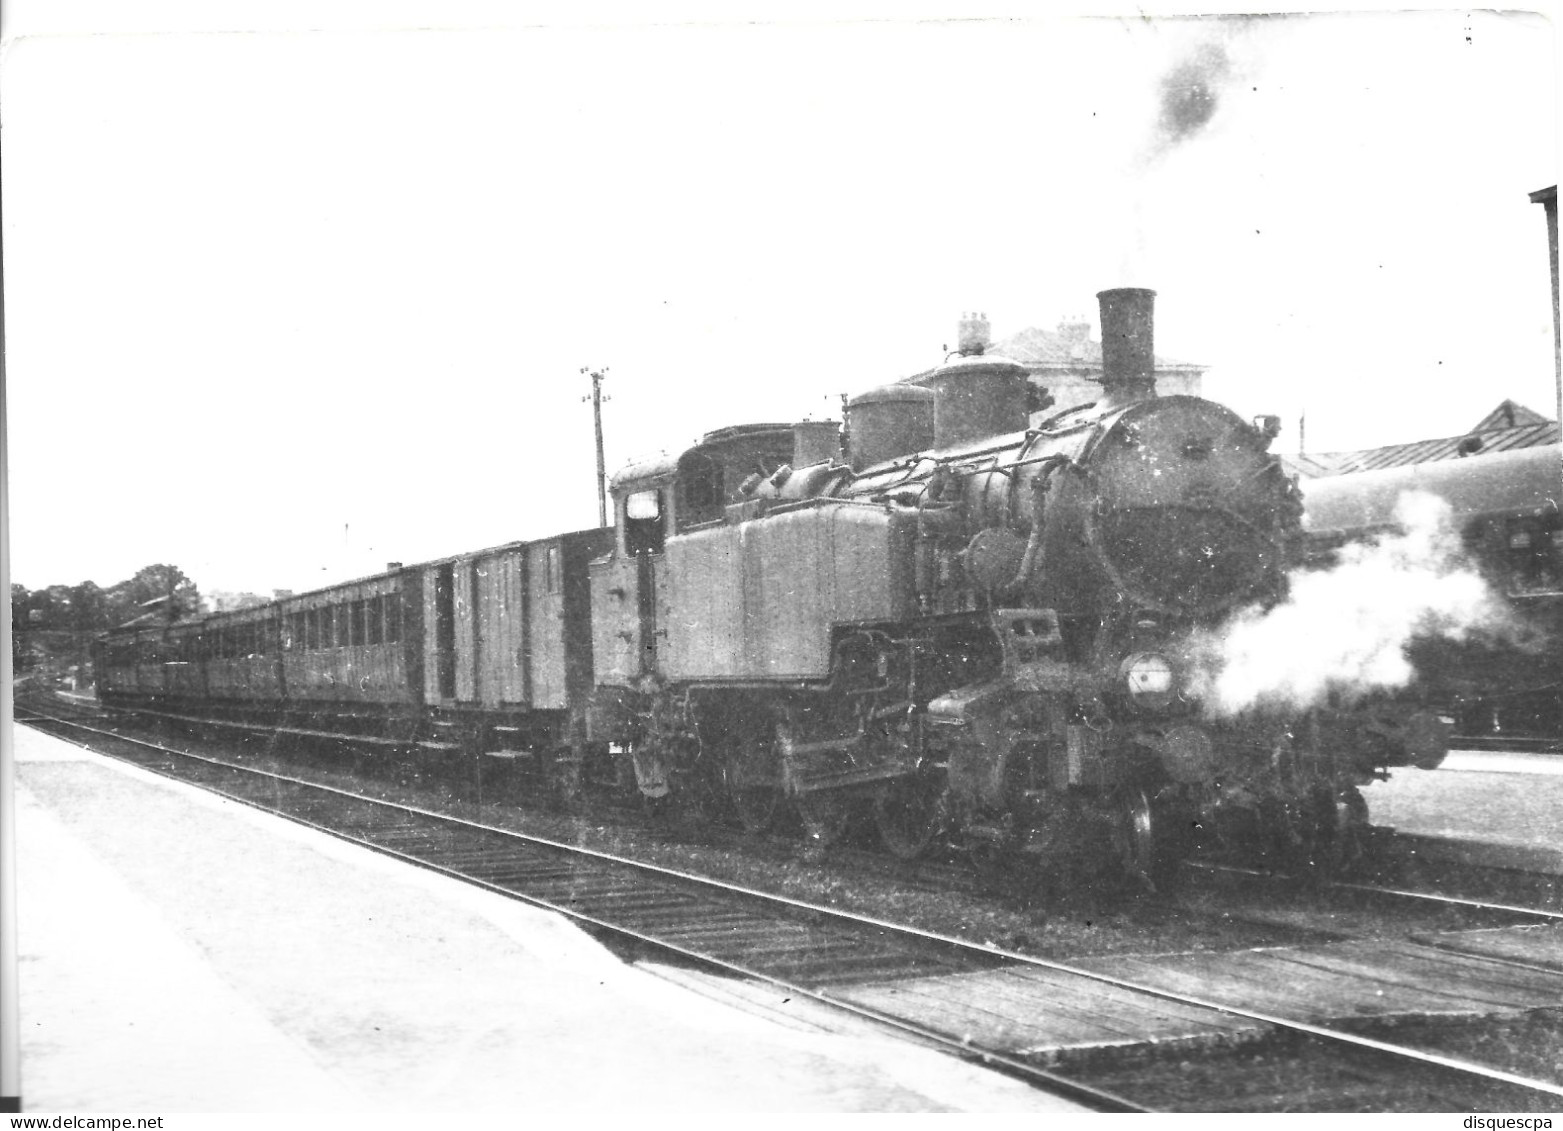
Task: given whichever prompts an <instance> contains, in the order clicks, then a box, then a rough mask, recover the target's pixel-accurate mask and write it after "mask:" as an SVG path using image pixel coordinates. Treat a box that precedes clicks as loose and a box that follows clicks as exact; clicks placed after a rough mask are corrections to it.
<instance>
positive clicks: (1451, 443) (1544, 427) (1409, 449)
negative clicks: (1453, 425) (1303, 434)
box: [1281, 400, 1559, 479]
mask: <svg viewBox="0 0 1563 1131" xmlns="http://www.w3.org/2000/svg"><path fill="white" fill-rule="evenodd" d="M1511 421H1512V423H1509V422H1511ZM1558 434H1559V433H1558V423H1557V421H1555V420H1548V419H1547V418H1546V417H1545V416H1542V415H1541V414H1540V413H1539V412H1535V411H1533V410H1531V409H1528V408H1526V407H1525V406H1524V405H1522V404H1516V403H1515V402H1514V401H1511V400H1505V401H1503V402H1502V403H1500V404H1499V405H1498V407H1497V408H1495V409H1493V410H1492V411H1491V412H1489V413H1488V414H1487V415H1486V416H1484V417H1482V418H1481V420H1479V421H1477V422H1476V426H1475V427H1474V428H1472V429H1471V430H1470V431H1468V432H1462V433H1460V434H1459V435H1458V436H1443V437H1440V438H1438V439H1435V440H1415V441H1413V442H1411V443H1409V444H1389V445H1386V446H1385V447H1382V448H1365V449H1362V450H1360V451H1354V452H1313V453H1309V454H1306V455H1295V456H1288V455H1284V454H1283V455H1282V456H1281V462H1282V463H1283V464H1284V465H1285V466H1286V470H1287V471H1288V472H1290V473H1291V474H1293V475H1300V476H1302V477H1303V478H1305V479H1319V478H1323V477H1325V476H1329V475H1346V474H1350V473H1351V472H1356V471H1381V470H1383V469H1385V468H1391V467H1408V466H1410V465H1412V464H1418V463H1433V462H1436V461H1438V460H1446V459H1458V458H1460V456H1461V455H1470V454H1473V453H1474V452H1503V451H1512V450H1515V449H1518V448H1534V447H1540V446H1541V445H1543V444H1556V443H1557V442H1558ZM1473 441H1478V442H1479V443H1478V444H1477V446H1476V447H1475V448H1472V446H1471V444H1472V442H1473ZM1462 449H1464V450H1463V451H1462Z"/></svg>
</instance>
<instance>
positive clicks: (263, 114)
mask: <svg viewBox="0 0 1563 1131" xmlns="http://www.w3.org/2000/svg"><path fill="white" fill-rule="evenodd" d="M1250 7H1252V6H1250ZM1144 10H1146V9H1145V8H1144V6H1136V7H1135V8H1133V9H1128V8H1120V9H1118V12H1119V14H1117V15H1112V14H1102V12H1103V10H1102V9H1093V10H1092V11H1091V13H1090V14H1088V15H1080V16H1074V17H1062V16H1057V17H1055V16H1049V17H1045V18H1044V17H1038V16H1035V15H1030V14H1027V11H1026V10H1024V9H1015V8H1011V9H1004V8H999V7H994V8H992V9H989V10H986V11H985V10H984V9H981V8H973V7H971V6H970V5H966V6H964V7H957V6H954V5H942V6H941V5H936V4H923V5H913V6H907V5H900V6H896V7H890V6H887V5H884V6H874V5H867V4H860V5H856V6H854V5H850V4H849V5H842V4H836V5H833V6H830V7H829V8H827V7H825V6H820V7H818V8H817V9H816V8H813V7H810V6H808V5H803V4H794V5H789V6H786V7H782V6H776V5H771V6H769V7H768V8H767V7H766V6H762V5H747V6H738V7H734V6H731V5H729V6H722V7H715V6H708V7H704V8H702V7H700V6H698V5H693V4H690V5H685V6H683V7H678V6H673V5H665V4H659V5H656V6H654V7H643V8H634V9H630V8H626V9H623V10H621V11H615V10H613V9H610V8H607V7H602V6H592V5H585V6H582V5H575V6H566V5H557V6H546V5H504V6H496V5H488V4H478V3H459V2H457V3H449V4H426V3H425V4H419V3H412V2H400V3H397V2H392V3H383V4H373V5H370V4H348V3H332V2H330V0H322V2H315V3H308V4H305V3H292V4H289V3H274V4H268V5H254V4H240V3H205V4H193V3H174V2H164V3H156V2H147V3H138V4H136V5H123V4H109V3H103V2H97V3H93V2H88V0H54V2H50V3H43V2H40V0H32V2H31V3H27V2H23V3H16V4H12V5H9V6H8V8H7V14H6V23H5V25H4V28H3V31H4V36H5V45H4V49H3V50H4V54H3V60H0V62H3V66H0V143H3V147H4V165H3V173H0V194H3V214H4V271H5V276H4V281H5V314H6V383H5V402H6V403H5V408H6V463H7V480H6V485H7V490H8V499H9V508H10V509H9V520H10V521H9V529H8V531H7V550H8V553H9V565H10V579H11V580H12V581H13V582H19V583H21V584H23V585H26V586H28V587H29V588H40V587H43V586H45V585H51V584H76V583H78V582H81V581H84V580H92V581H96V582H98V583H99V584H101V585H110V584H113V583H114V582H117V581H120V580H123V579H125V578H128V577H130V576H131V575H132V574H133V573H134V572H135V571H136V570H137V569H139V568H141V567H142V566H145V565H148V564H151V563H153V562H168V563H172V564H175V565H177V566H179V567H180V568H181V569H183V570H184V571H185V573H187V574H188V575H190V576H191V577H192V578H193V579H194V580H195V581H196V583H197V584H198V586H199V587H200V588H201V589H202V591H203V592H208V593H210V592H213V591H238V590H246V591H253V592H258V593H263V594H264V593H269V592H271V591H272V590H274V589H293V590H304V589H310V588H315V587H318V586H321V585H325V584H330V583H333V582H337V581H341V580H346V579H349V578H352V577H356V576H362V575H365V574H368V573H373V572H376V571H378V570H379V569H381V568H383V567H384V565H385V563H386V562H388V561H393V560H395V561H403V562H409V563H410V562H415V561H421V560H427V559H430V558H436V557H440V556H445V555H450V554H455V553H459V552H462V551H466V550H472V549H477V548H481V547H484V546H490V545H496V544H500V543H504V542H508V541H511V540H515V539H523V538H534V537H543V536H546V535H548V534H551V533H554V532H557V531H561V530H572V529H581V528H585V527H589V526H592V525H595V522H596V514H597V504H596V477H595V456H594V451H593V439H592V437H593V431H592V416H591V407H590V404H589V403H587V401H586V400H584V399H583V398H587V397H588V396H589V393H590V388H591V387H590V381H589V379H588V378H587V376H585V375H584V374H583V373H582V370H583V368H586V369H590V368H600V367H607V370H608V372H607V377H606V380H605V383H604V390H605V392H606V393H607V394H608V396H609V398H610V399H609V400H608V402H607V403H606V404H605V405H604V429H605V433H606V447H607V463H608V465H609V468H610V470H611V469H612V468H614V467H616V466H619V465H622V464H624V463H626V462H629V461H630V460H632V459H636V458H641V457H644V456H647V455H654V454H656V453H658V452H659V451H677V450H679V449H680V448H681V447H683V446H685V445H687V444H688V443H690V442H692V441H694V440H695V439H697V438H698V437H699V436H700V435H701V434H702V433H704V432H706V431H709V430H711V429H714V428H718V427H723V426H726V425H730V424H736V423H742V422H749V421H759V420H768V421H788V420H799V419H807V418H813V419H821V418H835V417H836V416H837V414H838V412H839V405H840V397H841V395H842V394H844V393H847V394H851V393H857V392H861V391H863V390H865V389H868V388H872V387H874V386H876V385H880V384H883V383H886V382H888V381H893V380H897V379H899V378H901V377H904V376H907V375H909V374H911V373H914V372H917V371H919V370H921V369H925V368H928V367H929V366H931V365H934V364H937V363H938V362H939V361H941V360H943V357H944V349H945V347H946V346H950V345H953V344H954V339H955V328H956V324H957V321H958V319H959V317H960V316H961V314H962V312H964V311H982V312H984V313H986V314H987V315H988V318H989V320H990V322H991V324H992V327H993V333H994V335H995V337H1000V338H1002V337H1005V336H1007V335H1009V334H1012V333H1015V332H1017V331H1019V330H1021V329H1024V328H1027V327H1031V326H1038V327H1043V328H1051V327H1053V326H1055V325H1056V324H1057V323H1058V322H1059V321H1061V320H1063V319H1065V318H1072V317H1076V316H1082V315H1083V316H1085V317H1088V318H1090V319H1091V320H1093V321H1094V320H1095V317H1096V299H1095V295H1096V292H1097V291H1099V290H1102V289H1105V288H1108V287H1115V286H1122V285H1138V286H1149V287H1152V288H1154V289H1155V290H1156V291H1157V293H1158V298H1157V325H1156V342H1157V346H1156V348H1157V352H1158V353H1159V354H1161V355H1163V356H1165V357H1168V358H1172V359H1176V360H1179V361H1186V362H1195V363H1198V364H1202V365H1206V366H1208V367H1209V368H1208V372H1207V374H1206V378H1205V392H1206V395H1208V396H1211V397H1212V398H1214V399H1217V400H1221V401H1223V402H1225V403H1228V404H1230V405H1231V406H1232V407H1233V408H1235V409H1236V410H1237V411H1238V412H1240V413H1241V414H1243V415H1244V416H1251V415H1254V414H1257V413H1261V412H1270V413H1277V414H1279V415H1281V416H1282V418H1283V422H1284V428H1285V430H1284V431H1283V432H1282V434H1281V436H1280V438H1279V440H1278V441H1277V446H1278V448H1280V449H1281V450H1287V451H1296V450H1297V448H1298V443H1299V435H1298V420H1299V418H1300V417H1302V416H1303V415H1304V414H1305V415H1306V419H1307V430H1306V443H1307V448H1308V450H1310V451H1330V450H1342V449H1351V448H1359V447H1368V446H1373V445H1378V444H1389V443H1397V442H1402V441H1410V440H1416V439H1421V438H1426V437H1431V436H1446V435H1453V434H1458V433H1460V432H1462V431H1464V430H1465V429H1467V428H1468V427H1469V426H1470V425H1472V424H1473V423H1474V422H1475V421H1476V420H1478V419H1480V418H1481V417H1482V416H1483V415H1485V414H1486V413H1487V412H1488V411H1489V410H1490V409H1491V408H1492V407H1494V406H1495V405H1496V404H1497V403H1498V402H1499V401H1500V400H1502V399H1504V398H1505V397H1508V398H1512V399H1514V400H1516V401H1519V402H1520V403H1522V404H1525V405H1528V406H1530V407H1532V408H1534V409H1536V410H1538V411H1541V412H1543V413H1545V414H1547V415H1552V413H1553V412H1554V405H1555V396H1556V394H1555V385H1554V351H1553V338H1552V303H1551V293H1550V283H1549V275H1548V260H1547V249H1546V236H1545V223H1544V217H1543V212H1542V209H1541V208H1540V207H1539V206H1537V205H1534V204H1532V203H1530V201H1529V200H1528V196H1527V194H1528V193H1530V192H1532V191H1534V190H1536V189H1539V188H1542V187H1545V186H1548V185H1552V184H1555V183H1556V182H1557V173H1556V162H1557V133H1558V129H1557V124H1558V123H1557V106H1558V104H1557V89H1556V64H1555V52H1556V42H1555V31H1554V28H1553V25H1552V24H1551V23H1550V22H1549V21H1548V19H1546V18H1544V17H1543V15H1541V14H1539V11H1530V12H1526V11H1511V12H1506V13H1495V12H1483V11H1470V10H1466V9H1449V10H1437V9H1429V10H1424V11H1409V12H1408V11H1377V12H1375V11H1354V12H1351V13H1349V14H1332V13H1327V12H1323V13H1313V14H1299V15H1284V16H1283V15H1269V16H1259V17H1247V18H1245V17H1234V16H1222V15H1207V16H1204V17H1202V18H1195V17H1193V16H1190V15H1173V14H1170V13H1171V10H1170V9H1161V8H1151V9H1150V10H1151V11H1153V12H1166V13H1168V14H1163V15H1153V16H1151V17H1146V16H1144V15H1135V14H1133V13H1134V12H1142V11H1144ZM1198 10H1199V9H1194V11H1198ZM1209 10H1210V9H1209V8H1207V9H1206V11H1209ZM1124 12H1129V13H1130V14H1128V15H1124V14H1122V13H1124ZM781 13H784V14H781ZM1169 92H1170V98H1169Z"/></svg>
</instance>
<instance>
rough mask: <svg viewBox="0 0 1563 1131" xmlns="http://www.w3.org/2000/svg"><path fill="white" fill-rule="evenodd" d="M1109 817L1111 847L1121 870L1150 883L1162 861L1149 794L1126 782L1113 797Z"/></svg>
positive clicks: (1152, 881)
mask: <svg viewBox="0 0 1563 1131" xmlns="http://www.w3.org/2000/svg"><path fill="white" fill-rule="evenodd" d="M1112 818H1113V823H1112V842H1113V849H1114V850H1115V852H1116V853H1117V856H1118V862H1119V864H1120V865H1122V867H1123V870H1124V872H1125V874H1127V875H1129V876H1132V877H1134V878H1136V879H1139V880H1141V881H1143V882H1145V883H1154V877H1155V875H1156V873H1157V871H1158V870H1159V869H1160V868H1161V864H1162V861H1161V858H1160V850H1159V845H1158V844H1157V837H1156V818H1155V814H1154V812H1153V810H1152V809H1151V803H1150V798H1148V797H1147V796H1146V795H1145V791H1144V790H1143V789H1141V788H1139V787H1138V786H1126V787H1125V788H1123V789H1122V790H1120V791H1119V792H1118V795H1117V796H1116V797H1115V798H1114V799H1113V808H1112Z"/></svg>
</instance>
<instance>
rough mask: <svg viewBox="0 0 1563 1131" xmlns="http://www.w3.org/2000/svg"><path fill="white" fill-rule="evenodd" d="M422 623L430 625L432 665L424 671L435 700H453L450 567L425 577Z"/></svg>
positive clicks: (453, 587)
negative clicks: (426, 672)
mask: <svg viewBox="0 0 1563 1131" xmlns="http://www.w3.org/2000/svg"><path fill="white" fill-rule="evenodd" d="M425 578H426V580H425V585H426V586H427V588H426V589H425V590H424V598H425V602H426V604H425V610H424V612H425V620H426V623H428V624H430V625H432V626H433V632H432V633H431V634H430V641H431V643H432V644H433V645H434V656H433V660H434V662H433V663H432V664H430V665H429V668H428V669H427V670H428V671H429V674H431V675H432V676H434V680H433V683H434V686H433V687H431V688H428V689H427V690H430V691H433V692H434V698H436V699H439V700H449V699H454V698H456V570H455V567H454V566H452V565H442V566H437V567H435V569H434V570H433V571H432V572H431V573H429V574H426V575H425Z"/></svg>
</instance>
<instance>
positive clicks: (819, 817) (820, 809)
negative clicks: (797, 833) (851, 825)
mask: <svg viewBox="0 0 1563 1131" xmlns="http://www.w3.org/2000/svg"><path fill="white" fill-rule="evenodd" d="M796 805H797V808H798V817H799V818H800V819H801V820H802V821H803V832H804V835H805V836H807V837H808V839H809V843H810V844H811V845H812V846H814V847H816V848H828V847H830V846H831V845H832V844H835V843H836V842H837V841H838V840H840V839H841V838H842V836H843V834H845V833H846V831H847V824H848V822H849V820H850V819H851V816H852V806H851V803H850V802H849V801H848V800H847V799H846V798H845V797H843V796H841V794H840V793H839V792H838V791H836V790H829V789H822V790H818V791H816V792H814V793H803V794H799V795H798V798H797V801H796Z"/></svg>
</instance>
